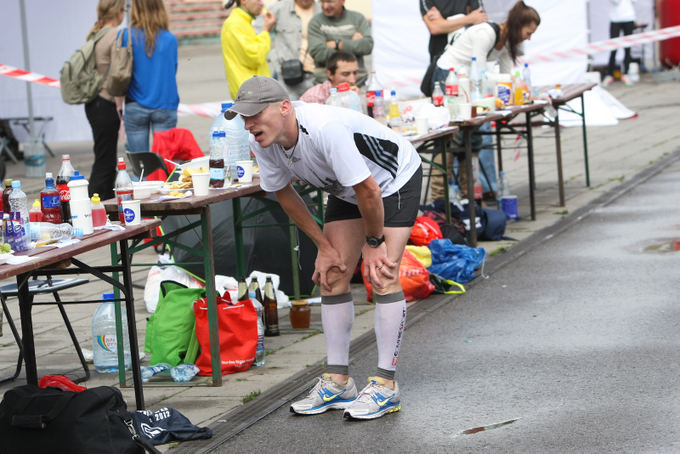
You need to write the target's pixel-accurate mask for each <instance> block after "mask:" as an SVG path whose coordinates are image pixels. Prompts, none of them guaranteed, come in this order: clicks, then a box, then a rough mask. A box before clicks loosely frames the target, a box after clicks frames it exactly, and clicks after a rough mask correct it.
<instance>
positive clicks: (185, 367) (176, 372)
mask: <svg viewBox="0 0 680 454" xmlns="http://www.w3.org/2000/svg"><path fill="white" fill-rule="evenodd" d="M199 370H200V369H199V368H198V366H196V365H195V364H180V365H178V366H175V367H173V368H172V369H170V376H171V377H172V379H173V380H174V381H176V382H188V381H191V379H192V378H194V377H195V376H196V374H197V373H198V371H199Z"/></svg>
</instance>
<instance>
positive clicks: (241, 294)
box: [238, 276, 248, 301]
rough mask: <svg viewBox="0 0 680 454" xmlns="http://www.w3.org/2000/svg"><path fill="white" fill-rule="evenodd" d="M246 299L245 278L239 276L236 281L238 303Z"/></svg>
mask: <svg viewBox="0 0 680 454" xmlns="http://www.w3.org/2000/svg"><path fill="white" fill-rule="evenodd" d="M246 299H248V284H247V283H246V278H244V277H243V276H241V279H239V280H238V301H244V300H246Z"/></svg>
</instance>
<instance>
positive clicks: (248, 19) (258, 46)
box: [220, 0, 276, 98]
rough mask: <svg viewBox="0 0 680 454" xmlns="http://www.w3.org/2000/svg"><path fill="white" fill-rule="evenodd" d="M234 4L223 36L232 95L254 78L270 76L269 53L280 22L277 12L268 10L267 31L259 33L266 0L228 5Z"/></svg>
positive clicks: (240, 0)
mask: <svg viewBox="0 0 680 454" xmlns="http://www.w3.org/2000/svg"><path fill="white" fill-rule="evenodd" d="M234 3H235V4H236V8H234V9H233V10H232V12H231V14H229V17H228V18H227V20H225V21H224V24H223V25H222V33H221V35H220V39H221V42H222V57H223V58H224V72H225V74H226V76H227V82H229V93H230V94H231V97H232V98H236V94H237V93H238V89H239V87H240V86H241V84H242V83H243V82H245V81H246V80H247V79H249V78H250V77H252V76H270V72H269V67H268V66H267V54H268V53H269V49H270V47H271V36H270V35H269V32H270V31H271V29H272V28H274V24H276V18H275V17H274V15H273V14H272V13H271V12H269V11H267V12H265V13H264V30H262V31H261V32H260V33H257V32H256V31H255V28H254V27H253V21H254V20H255V18H256V17H257V16H259V15H260V14H262V10H263V9H264V3H263V2H262V0H232V1H230V2H229V3H227V5H226V7H227V8H229V7H231V6H232V5H233V4H234Z"/></svg>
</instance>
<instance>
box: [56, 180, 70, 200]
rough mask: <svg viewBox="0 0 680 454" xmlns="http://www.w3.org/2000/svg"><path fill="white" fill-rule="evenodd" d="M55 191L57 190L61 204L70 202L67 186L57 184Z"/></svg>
mask: <svg viewBox="0 0 680 454" xmlns="http://www.w3.org/2000/svg"><path fill="white" fill-rule="evenodd" d="M57 189H58V190H59V199H60V200H61V201H62V202H68V201H70V200H71V191H69V189H68V185H67V184H58V185H57Z"/></svg>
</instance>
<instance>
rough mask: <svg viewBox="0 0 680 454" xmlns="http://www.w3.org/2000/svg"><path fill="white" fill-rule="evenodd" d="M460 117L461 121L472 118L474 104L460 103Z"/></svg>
mask: <svg viewBox="0 0 680 454" xmlns="http://www.w3.org/2000/svg"><path fill="white" fill-rule="evenodd" d="M458 116H459V117H460V119H461V120H463V121H465V120H469V119H471V118H472V104H470V103H467V102H465V103H459V104H458Z"/></svg>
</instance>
